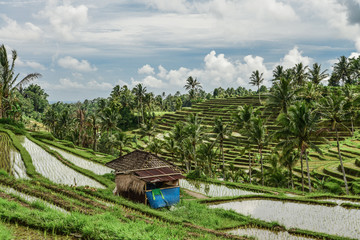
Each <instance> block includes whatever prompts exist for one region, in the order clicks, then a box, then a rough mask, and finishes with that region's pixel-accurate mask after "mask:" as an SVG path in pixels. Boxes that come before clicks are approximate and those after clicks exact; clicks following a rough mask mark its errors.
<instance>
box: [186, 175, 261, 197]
mask: <svg viewBox="0 0 360 240" xmlns="http://www.w3.org/2000/svg"><path fill="white" fill-rule="evenodd" d="M180 187H182V188H186V189H189V190H191V191H194V192H198V193H201V194H204V195H207V196H210V197H226V196H241V195H254V194H260V193H256V192H251V191H246V190H242V189H239V188H230V187H227V186H224V185H216V184H211V183H203V182H198V181H190V180H185V179H181V180H180Z"/></svg>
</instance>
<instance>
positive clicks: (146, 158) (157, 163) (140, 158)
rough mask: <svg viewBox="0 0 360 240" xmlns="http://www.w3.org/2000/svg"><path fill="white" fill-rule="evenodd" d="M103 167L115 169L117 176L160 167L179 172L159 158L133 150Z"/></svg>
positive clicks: (172, 165)
mask: <svg viewBox="0 0 360 240" xmlns="http://www.w3.org/2000/svg"><path fill="white" fill-rule="evenodd" d="M105 165H106V166H107V167H109V168H112V169H115V171H116V173H117V174H118V173H129V172H134V171H136V170H148V169H155V168H161V167H168V168H170V169H172V170H173V171H176V172H180V171H179V169H178V168H177V167H176V166H175V165H174V164H172V163H170V162H168V161H166V160H165V159H163V158H161V157H159V156H156V155H155V154H152V153H149V152H145V151H141V150H135V151H133V152H131V153H128V154H126V155H124V156H121V157H119V158H117V159H115V160H113V161H110V162H108V163H106V164H105Z"/></svg>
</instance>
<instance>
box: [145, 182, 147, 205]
mask: <svg viewBox="0 0 360 240" xmlns="http://www.w3.org/2000/svg"><path fill="white" fill-rule="evenodd" d="M146 185H147V184H146V183H145V205H147V197H146Z"/></svg>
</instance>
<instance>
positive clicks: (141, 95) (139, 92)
mask: <svg viewBox="0 0 360 240" xmlns="http://www.w3.org/2000/svg"><path fill="white" fill-rule="evenodd" d="M133 93H134V94H135V96H136V99H137V103H138V109H139V110H140V111H139V112H140V114H141V123H144V100H145V95H146V87H143V85H142V84H141V83H139V84H138V85H136V86H135V87H134V89H133Z"/></svg>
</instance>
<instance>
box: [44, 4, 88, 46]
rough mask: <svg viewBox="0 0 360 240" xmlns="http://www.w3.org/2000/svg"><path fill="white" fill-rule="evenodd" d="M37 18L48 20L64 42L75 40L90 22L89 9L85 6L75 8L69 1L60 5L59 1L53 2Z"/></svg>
mask: <svg viewBox="0 0 360 240" xmlns="http://www.w3.org/2000/svg"><path fill="white" fill-rule="evenodd" d="M37 16H39V17H41V18H45V19H48V20H49V22H50V24H51V25H52V27H53V30H55V32H56V33H57V34H58V35H59V36H61V37H62V38H63V39H64V40H74V39H75V36H74V33H75V32H76V31H77V30H79V29H80V28H81V27H83V26H85V25H86V23H87V22H88V8H87V7H86V6H85V5H80V6H77V7H74V6H72V5H70V4H69V3H68V1H64V4H63V5H58V1H56V0H51V1H49V2H48V4H47V5H46V7H45V8H44V9H43V10H42V11H40V12H39V13H38V15H37Z"/></svg>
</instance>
